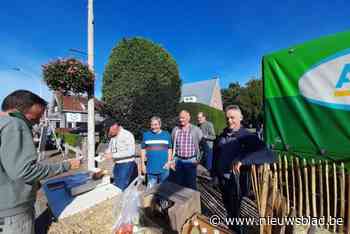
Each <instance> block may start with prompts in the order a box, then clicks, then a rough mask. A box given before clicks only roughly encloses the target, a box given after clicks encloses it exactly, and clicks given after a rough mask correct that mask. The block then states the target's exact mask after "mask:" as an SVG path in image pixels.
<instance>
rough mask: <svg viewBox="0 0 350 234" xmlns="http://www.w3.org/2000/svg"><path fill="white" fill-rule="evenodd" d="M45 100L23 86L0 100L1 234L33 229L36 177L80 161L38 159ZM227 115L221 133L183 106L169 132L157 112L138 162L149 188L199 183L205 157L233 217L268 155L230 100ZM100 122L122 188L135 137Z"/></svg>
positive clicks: (131, 172) (134, 168)
mask: <svg viewBox="0 0 350 234" xmlns="http://www.w3.org/2000/svg"><path fill="white" fill-rule="evenodd" d="M46 106H47V103H46V102H45V100H43V99H42V98H41V97H39V96H37V95H36V94H34V93H31V92H29V91H26V90H17V91H15V92H13V93H11V94H10V95H8V96H7V97H6V98H5V99H4V101H3V103H2V112H0V233H2V232H4V233H34V201H35V194H36V191H37V188H38V184H39V181H40V180H42V179H44V178H48V177H50V176H54V175H58V174H61V173H63V172H66V171H68V170H70V169H77V168H79V167H80V161H79V160H77V159H70V160H66V161H63V162H61V163H58V164H55V165H44V164H41V163H38V162H37V157H38V155H37V151H36V149H35V146H34V143H33V136H32V131H31V130H32V126H33V125H34V124H37V123H39V121H40V119H41V117H42V116H43V114H44V112H45V109H46ZM225 115H226V119H227V127H226V128H225V129H224V130H223V132H222V133H221V134H220V135H219V136H218V137H216V134H215V131H214V127H213V124H212V123H211V122H209V121H208V120H207V119H206V116H205V114H204V113H202V112H200V113H198V115H197V121H198V125H194V124H192V123H191V115H190V113H189V112H188V111H187V110H182V111H180V113H179V116H178V125H177V126H175V127H174V128H173V129H172V131H171V133H170V132H168V131H166V130H163V129H162V121H161V118H159V117H157V116H154V117H152V118H151V119H150V130H149V131H146V132H144V133H143V137H142V142H141V160H140V161H141V163H140V165H139V167H140V170H141V172H142V173H143V174H145V175H146V178H147V186H148V187H152V186H154V185H155V184H158V183H162V182H164V181H166V180H169V181H171V182H174V183H177V184H179V185H181V186H183V187H188V188H191V189H196V178H197V166H198V164H200V163H202V164H203V165H204V166H205V167H206V168H207V170H208V171H209V172H210V175H211V176H212V177H213V178H217V179H218V182H219V187H220V190H221V193H222V196H223V201H224V205H225V208H226V210H227V213H228V215H229V216H230V217H238V212H239V201H240V198H241V197H242V196H245V194H247V193H248V191H249V188H250V187H249V186H250V185H249V182H250V179H249V169H248V167H247V166H249V165H250V164H259V163H263V162H268V161H269V160H271V157H270V155H269V154H266V153H265V154H254V152H253V151H255V150H254V149H258V148H259V147H260V148H261V147H262V143H261V141H259V139H258V137H257V136H256V135H254V134H253V133H250V132H249V131H248V130H246V129H245V128H243V127H242V126H241V121H242V119H243V115H242V112H241V110H240V108H239V107H238V106H236V105H232V106H228V107H227V108H226V109H225ZM105 128H106V130H107V135H108V137H109V139H110V141H109V144H108V148H107V150H106V151H105V153H104V157H105V158H107V159H111V160H113V161H114V162H115V165H114V168H113V175H114V182H113V183H114V184H115V185H116V186H117V187H119V188H120V189H121V190H124V189H126V188H127V186H128V185H129V183H130V182H131V181H132V179H133V178H135V177H136V176H137V172H138V165H137V164H136V162H135V153H136V152H135V146H136V145H135V138H134V135H133V134H132V133H131V132H130V131H128V130H126V129H124V128H123V127H122V126H121V125H120V124H119V123H118V121H117V120H115V119H108V120H106V121H105ZM252 149H253V150H252ZM252 152H253V153H252ZM237 175H239V180H238V181H239V182H238V183H239V184H238V186H239V187H240V192H239V193H237V189H236V187H237Z"/></svg>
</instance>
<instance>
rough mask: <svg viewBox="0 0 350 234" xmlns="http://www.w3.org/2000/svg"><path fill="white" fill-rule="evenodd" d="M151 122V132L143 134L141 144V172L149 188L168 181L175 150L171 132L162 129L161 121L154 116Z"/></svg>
mask: <svg viewBox="0 0 350 234" xmlns="http://www.w3.org/2000/svg"><path fill="white" fill-rule="evenodd" d="M150 122H151V123H150V125H151V130H150V131H147V132H145V133H144V134H143V137H142V143H141V170H142V172H143V174H146V175H147V187H149V188H150V187H153V186H154V185H155V184H158V183H162V182H164V181H165V180H166V179H167V177H168V175H169V167H170V164H171V161H172V148H173V147H172V143H171V136H170V134H169V132H167V131H164V130H162V129H161V126H162V121H161V119H160V118H159V117H157V116H154V117H152V118H151V121H150ZM146 160H147V166H146V165H145V161H146Z"/></svg>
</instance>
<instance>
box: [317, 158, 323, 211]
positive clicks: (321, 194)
mask: <svg viewBox="0 0 350 234" xmlns="http://www.w3.org/2000/svg"><path fill="white" fill-rule="evenodd" d="M318 172H319V186H320V203H319V204H320V217H324V213H323V210H324V200H323V165H322V161H321V160H320V161H319V170H318Z"/></svg>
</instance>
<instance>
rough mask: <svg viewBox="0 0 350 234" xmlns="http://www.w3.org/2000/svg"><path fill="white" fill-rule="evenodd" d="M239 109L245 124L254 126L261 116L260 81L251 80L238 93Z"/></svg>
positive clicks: (261, 96) (261, 92)
mask: <svg viewBox="0 0 350 234" xmlns="http://www.w3.org/2000/svg"><path fill="white" fill-rule="evenodd" d="M239 100H240V107H241V108H242V112H243V115H244V118H245V119H246V121H247V122H246V123H249V124H253V126H255V125H256V124H257V123H258V122H259V121H261V120H260V118H261V116H262V107H263V89H262V80H258V79H252V80H250V81H248V82H247V83H246V84H245V87H244V89H243V90H242V92H241V93H240V97H239Z"/></svg>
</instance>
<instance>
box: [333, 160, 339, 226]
mask: <svg viewBox="0 0 350 234" xmlns="http://www.w3.org/2000/svg"><path fill="white" fill-rule="evenodd" d="M333 186H334V190H333V192H334V197H333V201H334V210H333V218H337V205H338V185H337V166H336V165H335V163H333ZM332 228H333V232H335V231H336V229H337V225H333V227H332Z"/></svg>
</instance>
